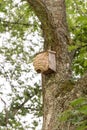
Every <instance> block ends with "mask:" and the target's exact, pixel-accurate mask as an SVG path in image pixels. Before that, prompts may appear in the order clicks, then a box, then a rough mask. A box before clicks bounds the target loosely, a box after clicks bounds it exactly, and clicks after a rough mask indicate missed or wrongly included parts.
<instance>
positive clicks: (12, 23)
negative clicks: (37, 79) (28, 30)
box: [0, 19, 33, 27]
mask: <svg viewBox="0 0 87 130" xmlns="http://www.w3.org/2000/svg"><path fill="white" fill-rule="evenodd" d="M0 23H1V24H0V26H1V25H3V26H10V25H18V26H19V25H22V26H26V27H29V26H33V24H29V23H19V22H10V21H5V20H3V19H0Z"/></svg>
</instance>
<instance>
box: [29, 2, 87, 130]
mask: <svg viewBox="0 0 87 130" xmlns="http://www.w3.org/2000/svg"><path fill="white" fill-rule="evenodd" d="M28 2H29V4H30V5H31V6H32V8H33V10H34V11H35V13H36V15H37V16H38V18H39V19H40V21H41V24H42V25H41V28H42V30H43V36H44V40H45V41H44V50H49V49H50V50H52V51H56V68H57V69H56V73H52V74H47V75H44V74H43V75H42V87H43V104H44V106H43V128H42V130H75V126H72V125H71V124H67V123H65V124H64V123H61V122H59V121H58V117H59V115H60V113H61V112H63V111H64V110H66V109H68V107H69V102H70V101H71V100H73V99H75V98H77V97H78V96H80V95H81V94H83V93H84V90H86V87H87V81H86V78H87V75H85V76H84V77H83V78H82V79H81V80H79V81H78V82H76V83H75V84H73V83H72V82H71V78H72V71H71V64H72V61H71V58H70V55H69V53H68V49H67V46H68V44H70V43H69V34H68V27H67V22H66V10H65V0H34V1H33V0H28ZM83 81H85V82H83ZM81 83H82V84H83V85H81ZM86 91H87V90H86ZM86 91H85V92H86Z"/></svg>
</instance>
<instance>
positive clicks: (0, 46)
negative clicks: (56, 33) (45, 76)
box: [0, 0, 43, 130]
mask: <svg viewBox="0 0 87 130" xmlns="http://www.w3.org/2000/svg"><path fill="white" fill-rule="evenodd" d="M39 26H40V22H39V20H38V18H37V17H36V16H35V14H34V12H33V11H32V10H31V8H30V6H29V4H28V3H27V2H26V1H25V0H21V1H20V0H19V1H18V0H14V1H13V0H3V1H0V38H1V42H0V80H1V81H0V101H1V102H2V103H1V105H2V106H3V107H2V110H1V112H0V130H3V129H7V128H8V129H9V130H14V129H16V130H25V129H29V130H31V129H32V130H34V129H36V127H37V126H38V121H39V122H40V119H41V118H40V117H41V116H42V98H41V95H42V91H41V81H40V75H39V76H38V75H37V74H36V73H35V72H34V70H33V68H32V58H33V56H34V54H35V53H36V52H38V51H39V50H40V49H41V47H42V44H43V39H42V38H41V36H40V35H41V30H40V27H39ZM41 43H42V44H41ZM36 76H37V79H36V78H35V77H36ZM6 97H7V98H6ZM29 116H30V117H29ZM28 118H29V119H28ZM30 118H32V119H31V121H30ZM33 118H34V119H33ZM28 120H29V121H28ZM37 129H38V128H37Z"/></svg>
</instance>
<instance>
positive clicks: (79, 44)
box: [66, 0, 87, 75]
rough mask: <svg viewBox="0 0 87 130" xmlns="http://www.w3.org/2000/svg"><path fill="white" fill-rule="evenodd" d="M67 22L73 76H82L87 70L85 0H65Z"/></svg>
mask: <svg viewBox="0 0 87 130" xmlns="http://www.w3.org/2000/svg"><path fill="white" fill-rule="evenodd" d="M66 5H67V20H68V25H69V31H70V36H71V40H72V43H73V45H71V46H69V51H72V52H73V54H74V55H73V57H74V60H73V65H72V68H73V70H74V73H75V75H82V74H83V73H84V72H86V70H87V36H86V34H87V2H86V1H85V0H78V1H75V0H69V1H68V0H66Z"/></svg>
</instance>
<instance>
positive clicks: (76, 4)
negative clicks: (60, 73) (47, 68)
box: [59, 0, 87, 130]
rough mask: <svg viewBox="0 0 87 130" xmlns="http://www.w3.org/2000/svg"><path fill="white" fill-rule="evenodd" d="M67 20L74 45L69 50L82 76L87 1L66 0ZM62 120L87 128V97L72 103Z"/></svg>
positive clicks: (86, 56) (86, 54)
mask: <svg viewBox="0 0 87 130" xmlns="http://www.w3.org/2000/svg"><path fill="white" fill-rule="evenodd" d="M66 6H67V20H68V25H69V31H70V37H71V41H72V43H73V45H70V46H69V51H70V52H71V54H73V58H74V60H73V65H72V69H73V73H74V76H75V77H76V76H78V75H79V77H80V76H82V75H83V74H84V73H85V72H86V71H87V37H86V34H87V2H86V1H85V0H83V1H82V0H78V1H75V0H69V1H68V0H66ZM59 120H60V121H63V122H67V123H71V124H74V125H75V126H76V130H85V129H87V97H80V98H78V99H75V100H73V101H72V102H71V103H70V106H69V109H68V110H65V111H64V112H63V113H62V114H61V115H60V118H59Z"/></svg>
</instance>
